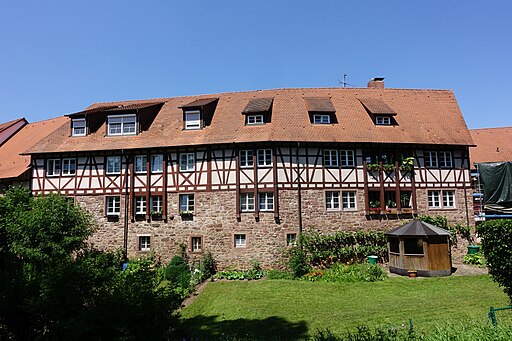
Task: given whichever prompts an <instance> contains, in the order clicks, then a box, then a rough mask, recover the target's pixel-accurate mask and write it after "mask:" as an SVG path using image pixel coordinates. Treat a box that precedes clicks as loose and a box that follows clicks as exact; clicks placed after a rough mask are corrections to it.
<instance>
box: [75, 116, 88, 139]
mask: <svg viewBox="0 0 512 341" xmlns="http://www.w3.org/2000/svg"><path fill="white" fill-rule="evenodd" d="M85 135H87V124H86V122H85V118H73V119H72V120H71V136H85Z"/></svg>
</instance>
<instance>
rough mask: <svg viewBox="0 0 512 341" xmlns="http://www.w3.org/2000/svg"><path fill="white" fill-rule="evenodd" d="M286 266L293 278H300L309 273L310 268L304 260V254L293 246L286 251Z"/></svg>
mask: <svg viewBox="0 0 512 341" xmlns="http://www.w3.org/2000/svg"><path fill="white" fill-rule="evenodd" d="M287 252H288V265H289V266H290V269H291V270H292V273H293V276H295V277H296V278H299V277H302V276H304V275H305V274H307V273H308V272H309V270H310V269H311V267H310V266H309V264H308V261H307V259H306V253H305V252H304V250H301V248H300V247H298V246H294V247H292V248H290V249H289V250H288V251H287Z"/></svg>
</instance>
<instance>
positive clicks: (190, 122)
mask: <svg viewBox="0 0 512 341" xmlns="http://www.w3.org/2000/svg"><path fill="white" fill-rule="evenodd" d="M185 129H187V130H192V129H201V112H200V111H199V110H191V111H185Z"/></svg>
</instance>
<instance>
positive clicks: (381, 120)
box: [375, 116, 391, 126]
mask: <svg viewBox="0 0 512 341" xmlns="http://www.w3.org/2000/svg"><path fill="white" fill-rule="evenodd" d="M375 124H376V125H380V126H390V125H391V117H390V116H376V117H375Z"/></svg>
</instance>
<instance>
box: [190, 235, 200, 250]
mask: <svg viewBox="0 0 512 341" xmlns="http://www.w3.org/2000/svg"><path fill="white" fill-rule="evenodd" d="M197 242H199V244H197ZM190 252H193V253H201V252H203V237H202V236H191V237H190Z"/></svg>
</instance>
